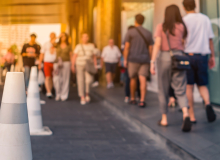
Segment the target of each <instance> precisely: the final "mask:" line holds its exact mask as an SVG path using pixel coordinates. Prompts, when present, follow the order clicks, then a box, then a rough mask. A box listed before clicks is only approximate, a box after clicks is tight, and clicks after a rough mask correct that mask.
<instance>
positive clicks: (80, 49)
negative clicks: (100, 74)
mask: <svg viewBox="0 0 220 160" xmlns="http://www.w3.org/2000/svg"><path fill="white" fill-rule="evenodd" d="M74 54H77V58H76V65H81V66H84V65H86V61H87V60H93V56H94V55H96V53H95V46H94V44H92V43H88V44H86V45H85V44H83V45H82V44H78V45H76V47H75V49H74Z"/></svg>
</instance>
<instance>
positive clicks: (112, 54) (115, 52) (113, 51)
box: [102, 46, 121, 63]
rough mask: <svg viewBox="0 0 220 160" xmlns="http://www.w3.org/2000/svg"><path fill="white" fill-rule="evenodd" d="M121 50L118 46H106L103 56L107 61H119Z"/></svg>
mask: <svg viewBox="0 0 220 160" xmlns="http://www.w3.org/2000/svg"><path fill="white" fill-rule="evenodd" d="M120 57H121V52H120V50H119V48H118V47H117V46H113V47H110V46H106V47H105V48H104V49H103V51H102V58H103V59H104V62H107V63H118V61H119V58H120Z"/></svg>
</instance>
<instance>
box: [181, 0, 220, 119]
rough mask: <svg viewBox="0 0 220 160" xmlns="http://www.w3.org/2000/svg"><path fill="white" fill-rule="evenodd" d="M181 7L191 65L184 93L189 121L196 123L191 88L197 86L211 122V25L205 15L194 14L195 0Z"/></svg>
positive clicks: (186, 50)
mask: <svg viewBox="0 0 220 160" xmlns="http://www.w3.org/2000/svg"><path fill="white" fill-rule="evenodd" d="M183 5H184V9H185V11H186V13H187V15H186V16H185V17H184V18H183V20H184V22H185V24H186V27H187V30H188V36H187V38H186V43H185V53H186V54H187V56H188V57H189V59H190V65H191V69H190V70H188V71H187V83H188V84H187V91H186V93H187V97H188V100H189V107H190V109H189V113H190V120H191V122H192V123H196V118H195V114H194V108H193V88H194V84H197V86H198V88H199V92H200V94H201V96H202V98H203V100H204V102H205V105H206V114H207V119H208V122H213V121H215V119H216V114H215V112H214V110H213V108H212V106H211V103H210V97H209V90H208V88H207V85H208V68H210V69H211V68H213V67H214V66H215V51H214V44H213V38H214V34H213V30H212V25H211V22H210V20H209V18H208V17H207V16H206V15H204V14H201V13H196V12H195V8H196V4H195V0H184V1H183ZM209 57H210V58H209Z"/></svg>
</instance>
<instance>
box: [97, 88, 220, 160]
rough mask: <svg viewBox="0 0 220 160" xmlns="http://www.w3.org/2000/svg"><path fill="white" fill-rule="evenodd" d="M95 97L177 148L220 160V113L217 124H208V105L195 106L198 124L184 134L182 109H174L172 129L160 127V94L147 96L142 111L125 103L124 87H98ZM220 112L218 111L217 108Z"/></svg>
mask: <svg viewBox="0 0 220 160" xmlns="http://www.w3.org/2000/svg"><path fill="white" fill-rule="evenodd" d="M93 92H94V94H95V95H99V96H100V97H102V99H105V100H106V101H107V102H109V103H111V104H112V105H114V106H115V107H116V108H117V109H119V111H120V112H122V113H124V114H127V115H128V116H129V117H130V118H133V119H135V120H137V121H139V122H141V123H142V124H144V125H146V126H147V127H149V128H151V129H152V130H153V131H155V132H156V133H158V134H160V135H161V136H163V137H165V138H166V139H167V140H169V141H171V142H172V143H174V144H175V145H177V146H179V147H180V148H182V149H184V150H185V151H187V152H188V153H190V154H191V155H193V156H195V157H197V158H198V159H201V160H218V159H220V156H219V155H220V114H219V112H217V116H218V119H217V121H216V122H214V123H208V122H207V120H206V113H205V109H204V106H203V105H202V104H199V103H197V104H196V105H195V111H196V117H197V121H198V124H196V125H193V128H192V132H190V133H183V132H182V131H181V124H182V113H181V112H179V111H178V110H179V109H178V108H170V109H169V114H168V121H169V127H167V128H163V127H159V126H158V125H157V122H158V120H159V119H160V117H161V115H160V112H159V106H158V104H159V103H158V99H157V94H156V93H153V92H149V93H148V95H147V108H145V109H141V108H138V107H137V106H135V105H128V104H125V103H124V90H123V88H122V87H116V88H114V89H109V90H107V89H106V88H101V87H99V88H96V89H94V90H93ZM217 110H218V109H217Z"/></svg>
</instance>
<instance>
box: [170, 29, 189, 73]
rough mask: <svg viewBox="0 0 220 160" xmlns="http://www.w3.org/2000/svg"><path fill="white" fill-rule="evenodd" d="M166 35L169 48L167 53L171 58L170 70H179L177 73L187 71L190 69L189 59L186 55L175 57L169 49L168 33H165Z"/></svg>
mask: <svg viewBox="0 0 220 160" xmlns="http://www.w3.org/2000/svg"><path fill="white" fill-rule="evenodd" d="M166 35H167V41H168V46H169V52H170V56H171V63H172V64H171V66H172V70H179V71H184V70H189V69H190V68H191V67H190V60H189V57H187V56H186V55H175V54H174V53H173V52H174V51H173V50H172V49H171V45H170V39H169V33H168V32H167V33H166Z"/></svg>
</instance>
